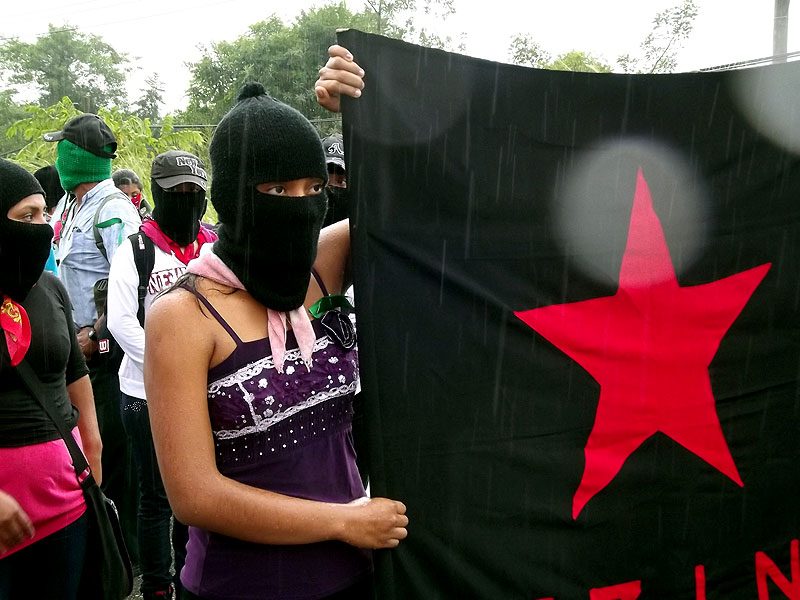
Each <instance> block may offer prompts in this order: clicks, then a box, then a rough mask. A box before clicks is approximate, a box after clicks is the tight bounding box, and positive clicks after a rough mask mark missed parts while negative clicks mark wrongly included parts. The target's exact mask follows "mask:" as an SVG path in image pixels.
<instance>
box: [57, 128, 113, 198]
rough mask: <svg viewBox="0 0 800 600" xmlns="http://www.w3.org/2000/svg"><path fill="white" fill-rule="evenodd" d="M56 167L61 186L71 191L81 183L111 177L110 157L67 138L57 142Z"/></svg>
mask: <svg viewBox="0 0 800 600" xmlns="http://www.w3.org/2000/svg"><path fill="white" fill-rule="evenodd" d="M56 169H58V177H59V179H60V180H61V187H63V188H64V189H65V190H67V191H70V192H71V191H72V190H74V189H75V188H76V187H77V186H78V185H79V184H81V183H92V182H95V181H103V180H104V179H108V178H109V177H111V159H110V158H103V157H102V156H97V155H95V154H92V153H91V152H88V151H87V150H84V149H83V148H81V147H79V146H76V145H75V144H73V143H72V142H70V141H69V140H61V141H60V142H58V158H57V159H56Z"/></svg>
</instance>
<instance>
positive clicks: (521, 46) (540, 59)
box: [508, 33, 551, 69]
mask: <svg viewBox="0 0 800 600" xmlns="http://www.w3.org/2000/svg"><path fill="white" fill-rule="evenodd" d="M508 54H509V56H510V58H511V62H512V63H513V64H515V65H524V66H527V67H537V68H539V69H544V68H547V65H548V64H550V61H551V56H550V53H549V52H547V50H545V49H544V48H542V47H541V46H540V45H539V44H538V43H537V42H535V41H534V40H533V38H532V37H531V36H530V34H527V33H524V34H523V33H518V34H517V35H516V36H514V38H512V40H511V44H509V46H508Z"/></svg>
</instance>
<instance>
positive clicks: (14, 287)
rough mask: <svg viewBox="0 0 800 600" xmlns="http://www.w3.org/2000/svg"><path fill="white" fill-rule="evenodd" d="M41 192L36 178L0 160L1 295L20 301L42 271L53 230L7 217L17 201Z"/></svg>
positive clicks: (48, 253) (12, 164) (6, 161)
mask: <svg viewBox="0 0 800 600" xmlns="http://www.w3.org/2000/svg"><path fill="white" fill-rule="evenodd" d="M33 194H41V195H42V196H44V191H43V190H42V186H41V185H39V182H38V181H36V178H35V177H34V176H33V175H31V174H30V173H28V172H27V171H26V170H25V169H23V168H22V167H20V166H19V165H16V164H14V163H12V162H11V161H8V160H5V159H0V292H2V293H3V294H6V295H8V296H10V297H11V298H12V299H13V300H15V301H17V302H22V301H24V300H25V297H26V296H27V295H28V292H29V291H30V290H31V288H32V287H33V285H34V284H35V283H36V282H37V281H38V280H39V277H41V275H42V271H44V265H45V263H47V258H48V257H49V256H50V242H51V241H52V239H53V228H52V227H50V225H47V224H39V223H23V222H20V221H13V220H11V219H9V218H8V211H9V209H10V208H11V207H13V206H14V205H15V204H17V203H18V202H19V201H20V200H22V199H24V198H27V197H28V196H31V195H33Z"/></svg>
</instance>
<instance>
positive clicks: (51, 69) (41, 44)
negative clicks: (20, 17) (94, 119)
mask: <svg viewBox="0 0 800 600" xmlns="http://www.w3.org/2000/svg"><path fill="white" fill-rule="evenodd" d="M126 65H127V57H126V55H125V54H121V53H119V52H117V51H116V50H114V48H112V47H111V46H110V45H108V44H107V43H105V42H104V41H103V40H102V38H101V37H99V36H96V35H89V34H84V33H80V32H78V31H76V30H74V29H72V28H70V27H68V26H64V27H60V28H57V27H54V26H53V25H49V26H48V33H47V35H43V36H41V37H40V38H39V39H37V40H36V42H34V43H26V42H21V41H19V40H16V39H12V40H7V41H5V42H3V43H2V44H0V68H2V69H4V70H5V71H6V73H7V74H8V81H9V82H10V83H11V84H18V85H25V86H33V87H34V88H36V89H37V90H38V91H39V101H38V102H39V106H42V107H44V106H51V105H53V104H56V103H57V102H59V100H60V99H61V98H63V97H64V96H69V97H70V98H72V99H73V100H74V101H75V102H76V103H77V105H78V106H79V107H80V108H81V110H84V111H87V112H97V109H98V108H99V107H101V106H105V107H108V106H112V105H116V106H120V107H124V106H125V102H124V100H125V73H126V70H127V67H126ZM15 91H16V90H15Z"/></svg>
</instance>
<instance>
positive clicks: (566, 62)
mask: <svg viewBox="0 0 800 600" xmlns="http://www.w3.org/2000/svg"><path fill="white" fill-rule="evenodd" d="M545 68H546V69H554V70H556V71H580V72H583V73H610V72H611V67H610V66H609V65H608V64H606V63H605V62H603V60H602V59H601V58H598V57H596V56H594V55H593V54H590V53H589V52H579V51H578V50H571V51H570V52H567V53H565V54H561V55H559V56H557V57H556V58H555V59H554V60H553V61H551V62H550V63H548V64H547V65H545Z"/></svg>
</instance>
